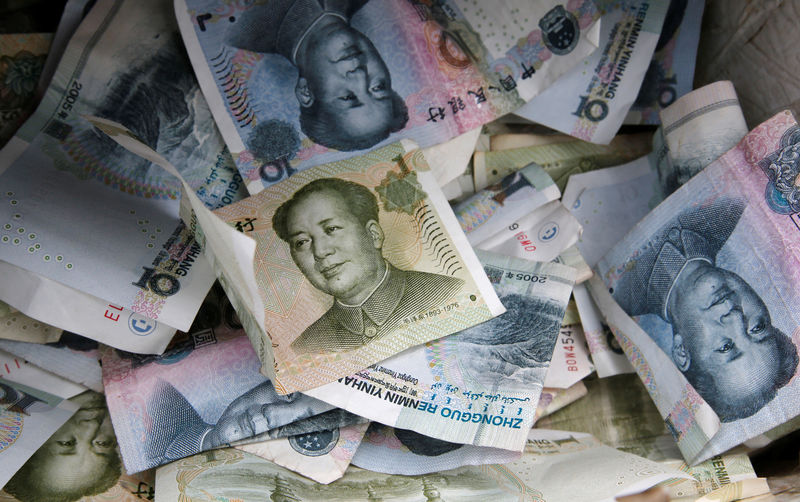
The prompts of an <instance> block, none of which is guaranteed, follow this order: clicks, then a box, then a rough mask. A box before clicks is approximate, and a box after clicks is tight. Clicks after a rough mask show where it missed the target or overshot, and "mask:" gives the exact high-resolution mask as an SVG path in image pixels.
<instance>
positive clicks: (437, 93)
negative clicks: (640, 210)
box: [175, 0, 598, 193]
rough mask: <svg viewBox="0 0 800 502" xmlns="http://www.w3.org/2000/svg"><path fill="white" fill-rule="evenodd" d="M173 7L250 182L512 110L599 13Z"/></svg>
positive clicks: (379, 6) (383, 4) (216, 3)
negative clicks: (265, 33)
mask: <svg viewBox="0 0 800 502" xmlns="http://www.w3.org/2000/svg"><path fill="white" fill-rule="evenodd" d="M175 12H176V15H177V18H178V24H179V25H180V28H181V34H182V35H183V39H184V41H185V43H186V47H187V50H188V53H189V56H190V58H191V60H192V64H193V66H194V68H195V71H196V73H197V75H198V78H199V80H200V83H201V86H202V88H203V90H204V91H203V92H204V93H205V95H206V97H207V99H208V100H209V103H210V104H211V109H212V110H213V112H214V118H215V120H216V121H217V123H218V124H219V126H220V129H221V131H222V133H223V135H224V136H225V138H226V142H227V143H228V146H229V148H230V150H231V152H233V155H234V157H235V159H236V162H237V165H238V166H239V169H240V171H241V173H242V175H243V177H244V178H245V179H246V180H247V181H248V188H249V189H250V191H251V192H252V193H255V192H257V191H259V190H261V189H262V188H263V187H264V186H268V185H270V184H272V183H275V182H276V181H279V180H281V179H284V178H286V177H288V176H290V175H291V174H292V173H294V172H296V171H300V170H302V169H305V168H307V167H310V166H313V165H317V164H321V163H323V162H332V161H336V160H341V159H343V158H346V157H350V156H352V155H354V154H356V152H359V153H365V152H366V151H368V150H370V149H373V148H376V147H380V146H384V145H386V144H389V143H391V142H396V141H399V140H401V139H411V140H413V141H415V142H416V143H418V144H419V145H420V146H421V147H427V146H431V145H433V144H436V143H441V142H443V141H446V140H448V139H450V138H452V137H454V136H457V135H459V134H462V133H464V132H467V131H469V130H471V129H474V128H476V127H478V126H480V125H482V124H484V123H486V122H489V121H491V120H494V119H495V118H497V117H499V116H501V115H503V114H505V113H508V112H510V111H512V110H513V109H514V108H517V107H518V106H520V105H521V104H522V103H523V102H524V101H525V100H528V99H530V98H531V97H532V96H534V95H536V94H538V93H539V92H541V90H542V89H544V88H546V87H547V86H548V85H549V84H551V83H552V81H553V79H554V78H555V77H556V76H557V75H560V74H561V73H563V72H565V71H566V70H567V69H569V68H570V67H571V66H573V65H574V64H576V63H577V62H578V61H579V60H580V59H581V58H582V57H584V56H586V55H587V54H588V53H589V52H591V50H592V49H593V48H594V47H595V46H596V31H597V28H596V26H597V22H596V19H597V17H598V16H597V10H596V8H595V6H594V3H593V2H590V1H587V0H576V1H573V2H569V3H567V4H563V3H562V2H558V1H554V0H540V1H537V2H520V1H518V0H515V1H504V2H503V3H502V8H500V9H484V8H483V6H479V5H477V4H474V3H470V2H466V1H460V0H456V1H453V0H447V1H444V2H434V3H429V2H416V1H415V2H408V1H406V0H356V1H345V2H319V1H316V0H273V1H272V2H269V3H257V4H241V5H239V4H229V3H226V2H222V1H220V0H177V1H176V2H175ZM514 20H516V22H514ZM523 20H524V21H523ZM264 32H267V33H269V35H267V36H264V35H263V33H264Z"/></svg>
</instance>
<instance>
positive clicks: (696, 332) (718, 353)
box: [595, 112, 800, 462]
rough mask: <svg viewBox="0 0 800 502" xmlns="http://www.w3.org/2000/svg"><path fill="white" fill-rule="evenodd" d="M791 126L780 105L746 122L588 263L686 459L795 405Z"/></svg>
mask: <svg viewBox="0 0 800 502" xmlns="http://www.w3.org/2000/svg"><path fill="white" fill-rule="evenodd" d="M797 131H798V127H797V124H796V122H795V120H794V118H793V117H792V115H791V113H790V112H784V113H781V114H779V115H776V116H775V117H773V118H772V119H770V120H769V121H767V122H765V123H763V124H761V125H760V126H758V127H756V128H755V129H754V130H753V131H751V132H750V133H748V135H747V136H745V138H744V139H743V140H742V141H741V142H740V143H739V144H738V145H737V147H736V148H734V149H732V150H730V151H729V152H728V153H726V154H725V155H723V156H722V157H720V158H719V159H717V161H715V162H714V163H712V164H711V165H709V166H708V167H706V168H705V169H703V170H702V171H700V173H699V174H697V175H696V176H695V177H694V178H692V179H691V180H690V181H689V182H688V183H687V184H685V185H684V186H683V187H681V188H680V189H678V190H677V191H676V192H674V193H673V194H672V196H670V197H669V198H667V199H666V200H665V201H664V202H663V203H662V204H660V205H659V206H658V207H657V208H656V209H655V210H654V211H653V212H651V213H650V214H649V215H648V216H647V217H645V219H643V220H642V221H641V222H639V223H638V224H637V225H636V227H634V228H633V229H632V230H631V232H630V233H629V234H628V235H627V236H626V237H625V238H623V239H622V240H621V241H620V242H619V243H618V244H617V245H616V246H614V248H613V249H611V250H610V251H609V252H608V254H606V256H605V257H604V258H603V259H602V260H601V261H600V262H599V264H598V271H599V272H600V277H601V278H602V280H603V282H604V283H605V286H606V287H607V288H608V289H607V292H608V293H609V294H610V296H613V300H615V301H616V302H617V303H618V304H619V307H621V310H623V311H624V312H625V313H626V314H627V315H630V316H633V319H635V320H636V323H637V324H635V325H631V324H630V323H628V320H626V319H625V318H624V316H625V314H623V313H622V312H619V311H618V310H619V307H616V306H615V305H614V304H613V300H611V301H610V302H609V301H608V299H603V298H595V299H596V300H598V306H599V307H600V309H601V310H603V312H604V313H605V314H606V319H607V320H608V321H609V324H612V323H613V324H615V325H616V327H617V329H618V330H619V331H618V332H617V335H618V338H619V339H620V343H621V345H622V346H623V349H624V350H625V352H626V354H627V355H628V358H629V359H631V361H632V363H633V365H634V367H635V368H636V370H637V372H638V373H639V375H640V377H642V379H643V381H644V382H645V385H646V387H647V388H648V390H649V391H650V393H651V396H653V399H654V401H655V403H656V405H657V407H658V408H659V411H660V412H661V413H662V416H663V417H664V419H665V421H666V423H667V426H668V428H670V431H671V432H672V434H673V436H674V437H675V439H676V440H677V442H678V446H679V447H680V448H681V451H682V453H683V454H684V456H685V458H686V459H687V460H689V461H692V462H696V461H699V460H703V459H705V458H708V457H709V456H711V455H714V454H716V453H720V452H722V451H725V450H727V449H728V448H730V447H732V446H734V445H736V444H738V443H740V442H742V441H744V440H746V439H748V438H750V437H753V436H756V435H758V434H761V433H763V432H765V431H767V430H769V429H771V428H773V427H775V426H777V425H779V424H780V423H783V422H785V421H787V420H788V419H790V418H792V417H794V416H795V415H797V414H798V413H800V408H799V407H798V405H797V398H796V393H797V392H798V386H797V379H796V378H795V374H796V373H797V369H798V364H797V363H798V355H797V346H796V343H797V342H796V339H797V336H798V329H797V326H798V315H799V314H798V313H800V305H797V303H796V294H795V289H796V284H798V282H797V278H795V275H796V274H797V271H798V270H799V269H800V261H798V260H799V259H800V257H798V255H797V253H796V243H797V242H798V228H799V227H798V225H797V224H796V218H797V211H798V210H800V207H798V206H797V204H796V203H795V202H794V201H795V200H796V199H795V194H796V192H797V190H798V189H797V187H796V186H795V185H794V179H795V178H796V174H794V173H797V172H799V171H800V168H798V164H797V161H796V157H797V156H796V154H795V153H794V152H795V151H796V149H797V148H798V146H797V144H798V142H799V141H800V134H798V132H797ZM620 334H621V336H620Z"/></svg>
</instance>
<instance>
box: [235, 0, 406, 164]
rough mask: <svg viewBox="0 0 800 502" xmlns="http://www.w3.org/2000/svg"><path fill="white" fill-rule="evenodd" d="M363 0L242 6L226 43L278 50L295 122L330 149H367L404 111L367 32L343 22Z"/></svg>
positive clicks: (276, 0)
mask: <svg viewBox="0 0 800 502" xmlns="http://www.w3.org/2000/svg"><path fill="white" fill-rule="evenodd" d="M367 1H368V0H271V1H269V2H266V3H265V4H263V5H257V6H254V7H253V8H251V9H249V10H247V11H245V12H243V13H242V14H241V15H240V16H239V18H238V19H236V22H235V23H234V24H233V25H231V27H230V28H229V31H228V33H227V34H226V42H227V43H228V44H229V45H231V46H233V47H236V48H239V49H245V50H249V51H254V52H260V53H269V54H279V55H281V56H283V57H284V58H286V59H287V60H288V61H289V62H290V63H292V64H293V65H294V66H295V67H296V68H297V72H298V78H297V82H296V84H295V96H296V97H297V102H298V104H299V105H300V128H301V129H302V130H303V133H305V135H306V136H308V137H309V138H311V139H312V140H313V141H314V142H315V143H318V144H321V145H324V146H327V147H329V148H335V149H337V150H345V151H352V150H362V149H366V148H370V147H372V146H373V145H375V144H377V143H379V142H380V141H382V140H384V139H385V138H386V137H388V136H389V134H390V133H392V132H394V131H399V130H400V129H402V128H403V127H405V124H406V122H407V121H408V110H407V108H406V105H405V102H404V101H403V98H402V97H400V95H399V94H397V92H396V91H394V90H393V89H392V77H391V75H390V74H389V69H388V68H387V67H386V63H384V61H383V58H381V55H380V54H379V53H378V50H377V49H376V48H375V46H374V45H373V44H372V42H371V41H370V39H369V38H367V37H366V36H365V35H364V34H363V33H361V32H359V31H358V30H356V29H354V28H353V27H352V26H351V25H350V20H351V17H352V16H353V15H354V14H355V13H356V12H357V11H358V10H359V9H361V7H363V6H364V4H366V3H367Z"/></svg>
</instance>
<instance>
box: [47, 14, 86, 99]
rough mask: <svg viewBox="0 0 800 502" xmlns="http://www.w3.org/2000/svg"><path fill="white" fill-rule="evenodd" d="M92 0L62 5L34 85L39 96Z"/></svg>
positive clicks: (48, 83) (50, 78)
mask: <svg viewBox="0 0 800 502" xmlns="http://www.w3.org/2000/svg"><path fill="white" fill-rule="evenodd" d="M92 5H93V2H92V1H91V0H67V2H66V4H65V5H64V10H63V11H62V12H61V19H60V20H59V21H58V28H57V29H56V31H55V33H54V34H53V42H52V44H50V50H49V51H47V59H46V60H45V62H44V66H43V67H42V73H41V75H40V76H39V82H38V83H37V85H36V95H37V97H41V96H42V95H44V93H45V91H46V90H47V86H49V85H50V80H52V78H53V74H54V73H55V72H56V67H57V66H58V63H59V61H61V57H62V56H63V55H64V51H65V50H66V49H67V45H68V44H69V40H70V39H71V38H72V35H73V34H75V30H77V29H78V26H79V25H80V24H81V21H82V20H83V18H84V17H85V16H86V14H88V13H89V10H90V9H91V7H92Z"/></svg>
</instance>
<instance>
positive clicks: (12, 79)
mask: <svg viewBox="0 0 800 502" xmlns="http://www.w3.org/2000/svg"><path fill="white" fill-rule="evenodd" d="M52 41H53V34H52V33H14V34H9V33H3V34H0V147H2V146H3V145H5V144H6V143H7V142H8V140H9V139H11V137H12V136H13V135H14V133H15V132H16V130H17V129H19V126H21V125H22V123H23V122H25V119H27V118H28V116H29V115H30V114H31V112H32V111H33V109H34V107H35V106H36V84H37V83H38V82H39V76H40V75H41V73H42V68H43V67H44V62H45V59H46V58H47V52H48V51H49V50H50V43H51V42H52Z"/></svg>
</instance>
